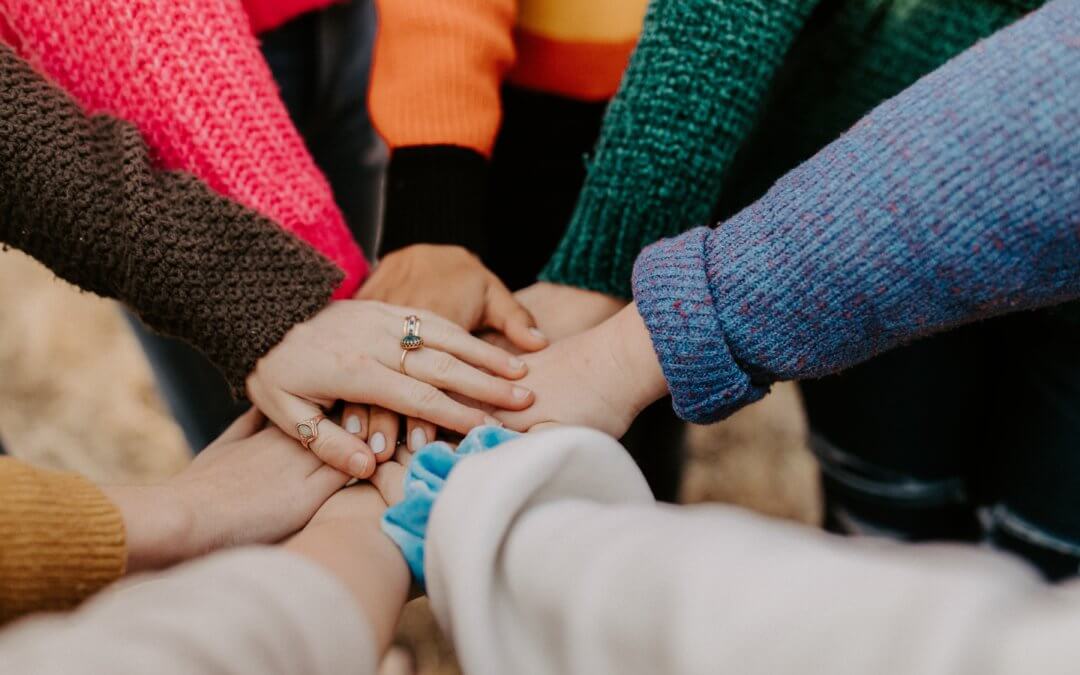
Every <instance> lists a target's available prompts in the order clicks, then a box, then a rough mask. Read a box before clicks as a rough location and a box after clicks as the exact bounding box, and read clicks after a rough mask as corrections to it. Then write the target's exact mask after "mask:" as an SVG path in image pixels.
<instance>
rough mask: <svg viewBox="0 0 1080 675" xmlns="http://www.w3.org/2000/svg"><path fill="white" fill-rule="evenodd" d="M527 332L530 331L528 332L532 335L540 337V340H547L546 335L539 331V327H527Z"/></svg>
mask: <svg viewBox="0 0 1080 675" xmlns="http://www.w3.org/2000/svg"><path fill="white" fill-rule="evenodd" d="M529 332H530V333H532V334H533V335H535V336H536V337H538V338H540V339H541V340H544V341H546V340H547V336H546V335H544V334H543V333H542V332H541V331H540V329H539V328H530V329H529Z"/></svg>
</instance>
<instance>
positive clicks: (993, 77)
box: [634, 0, 1080, 422]
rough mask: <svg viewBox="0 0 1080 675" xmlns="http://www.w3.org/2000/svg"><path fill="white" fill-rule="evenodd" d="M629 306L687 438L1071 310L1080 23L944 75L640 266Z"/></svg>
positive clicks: (976, 52) (1030, 23) (1028, 25)
mask: <svg viewBox="0 0 1080 675" xmlns="http://www.w3.org/2000/svg"><path fill="white" fill-rule="evenodd" d="M634 292H635V298H636V300H637V302H638V309H639V311H640V312H641V315H642V317H643V318H644V320H645V323H646V325H647V326H648V328H649V332H650V334H651V335H652V338H653V343H654V346H655V348H656V351H657V353H658V355H659V357H660V360H661V364H662V366H663V368H664V373H665V375H666V377H667V379H668V383H669V385H670V388H671V391H672V394H673V396H674V399H675V406H676V409H677V411H678V412H679V414H680V415H681V416H683V417H685V418H686V419H689V420H692V421H695V422H708V421H712V420H715V419H718V418H720V417H723V416H725V415H727V414H730V413H731V412H733V411H734V410H736V409H737V408H739V407H740V406H742V405H745V404H746V403H748V402H750V401H752V400H754V399H756V398H758V397H760V396H761V395H762V393H763V392H764V390H765V387H766V386H767V385H768V383H770V382H772V381H775V380H780V379H793V378H806V377H816V376H821V375H825V374H827V373H831V372H835V371H837V370H840V369H842V368H845V367H847V366H850V365H853V364H855V363H858V362H860V361H863V360H865V359H868V358H870V357H872V356H874V355H875V354H878V353H880V352H882V351H884V350H886V349H889V348H891V347H893V346H895V345H897V344H899V343H901V342H904V341H907V340H911V339H914V338H917V337H920V336H923V335H927V334H929V333H932V332H935V331H940V330H944V329H948V328H950V327H952V326H955V325H957V324H960V323H963V322H969V321H973V320H977V319H980V318H985V317H990V316H994V315H998V314H1003V313H1006V312H1012V311H1017V310H1021V309H1027V308H1035V307H1040V306H1046V305H1051V304H1055V303H1058V302H1062V301H1064V300H1067V299H1071V298H1075V297H1077V296H1078V295H1080V3H1078V2H1076V0H1057V1H1055V2H1052V3H1050V4H1048V5H1047V6H1046V7H1045V8H1043V9H1042V10H1040V11H1038V12H1036V13H1035V14H1033V15H1031V16H1030V17H1028V18H1027V19H1024V20H1022V21H1020V22H1018V23H1017V24H1015V25H1014V26H1012V27H1010V28H1007V29H1005V30H1003V31H1001V32H999V33H998V34H996V35H995V36H994V37H993V38H991V39H989V40H986V41H984V42H982V43H980V44H979V45H977V46H976V47H974V48H972V49H970V50H968V51H967V52H965V53H964V54H962V55H961V56H959V57H957V58H956V59H954V60H952V61H950V62H949V63H948V64H946V65H945V66H943V67H942V68H940V69H939V70H937V71H935V72H934V73H932V74H931V75H929V76H927V77H926V78H924V79H922V80H920V81H919V82H917V83H916V84H915V85H913V86H912V87H910V88H909V89H907V90H906V91H904V92H903V93H902V94H901V95H900V96H898V97H896V98H894V99H891V100H890V101H887V102H886V103H884V104H882V105H881V106H879V107H878V108H877V109H875V110H874V111H873V112H872V113H871V114H870V115H869V116H867V117H866V118H864V119H863V120H862V121H861V122H859V124H857V125H856V126H855V127H854V128H853V129H852V130H851V131H850V132H848V134H846V135H845V136H843V137H841V138H840V139H839V140H837V141H835V142H833V143H832V144H830V145H829V146H828V147H826V148H825V149H824V150H822V151H821V152H820V153H818V154H817V155H816V156H814V157H813V158H812V159H811V160H809V161H808V162H806V163H804V164H803V165H801V166H800V167H799V168H797V169H796V170H794V171H792V172H791V173H789V174H788V175H787V176H785V177H784V178H783V179H781V180H780V181H779V182H778V183H777V184H776V185H775V186H774V187H773V189H771V190H770V191H769V192H768V194H766V195H765V197H763V198H762V199H761V200H759V201H758V202H756V203H755V204H753V205H752V206H750V207H748V208H747V209H745V210H743V211H742V212H740V213H739V214H737V215H736V216H735V217H733V218H732V219H730V220H728V221H727V222H725V223H723V224H721V225H720V226H719V227H718V228H717V229H715V230H707V229H703V228H699V229H696V230H692V231H690V232H688V233H686V234H685V235H683V236H681V237H678V238H676V239H672V240H667V241H663V242H660V243H658V244H656V245H654V246H652V247H650V248H649V249H647V250H646V251H645V252H644V253H643V254H642V255H641V257H640V258H639V260H638V262H637V265H636V267H635V271H634ZM1015 357H1016V358H1022V355H1015Z"/></svg>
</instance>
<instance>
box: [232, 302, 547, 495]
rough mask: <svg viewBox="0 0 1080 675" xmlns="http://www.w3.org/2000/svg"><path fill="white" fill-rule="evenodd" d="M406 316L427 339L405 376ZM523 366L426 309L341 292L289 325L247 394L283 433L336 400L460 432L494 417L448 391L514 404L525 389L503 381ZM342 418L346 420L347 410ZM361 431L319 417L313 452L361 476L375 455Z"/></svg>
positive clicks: (520, 403)
mask: <svg viewBox="0 0 1080 675" xmlns="http://www.w3.org/2000/svg"><path fill="white" fill-rule="evenodd" d="M409 315H417V316H419V317H420V319H421V333H420V335H421V337H422V338H423V340H424V347H423V348H421V349H418V350H415V351H411V352H409V355H408V357H407V359H406V361H405V374H402V373H401V372H399V368H400V365H401V356H402V348H401V345H400V341H401V337H402V329H403V326H404V321H405V317H407V316H409ZM527 370H528V369H527V367H526V366H525V364H524V363H523V362H522V361H521V360H520V359H518V358H517V357H515V356H512V355H511V354H509V353H507V352H506V351H504V350H502V349H499V348H497V347H494V346H492V345H490V344H488V343H486V342H484V341H483V340H480V339H479V338H476V337H474V336H472V335H470V334H469V333H468V332H467V331H465V330H464V329H463V328H461V327H460V326H458V325H456V324H454V323H453V322H451V321H448V320H446V319H444V318H441V317H438V316H436V315H435V314H433V313H432V312H428V311H423V310H418V309H411V308H408V307H397V306H394V305H387V304H384V303H381V302H376V301H370V300H342V301H338V302H333V303H331V304H330V305H329V306H327V307H326V308H324V309H323V310H322V311H321V312H319V314H317V315H316V316H314V317H313V318H311V319H309V320H308V321H306V322H304V323H302V324H298V325H297V326H294V327H293V328H292V330H290V331H289V332H288V333H287V334H286V335H285V338H284V339H283V340H282V341H281V343H280V344H278V345H277V346H276V347H274V348H273V349H272V350H270V352H269V353H267V354H266V356H264V357H263V358H262V359H261V360H260V361H259V363H258V364H257V366H256V367H255V370H254V371H253V372H252V373H251V375H249V376H248V379H247V393H248V397H249V398H250V399H251V401H252V403H254V404H255V406H256V407H258V408H259V409H260V410H262V411H263V412H264V413H265V414H266V415H267V417H269V418H270V419H271V420H272V421H273V422H274V423H275V424H276V425H277V426H278V427H280V428H281V430H282V431H284V432H285V433H287V434H289V435H290V436H292V437H293V438H297V439H298V438H299V434H298V432H297V428H296V426H297V424H298V423H300V422H303V421H305V420H308V419H310V418H313V417H315V416H316V415H318V414H321V413H322V411H323V410H325V409H328V408H330V407H331V406H332V405H333V404H334V403H335V402H336V401H338V400H342V401H346V402H350V403H360V404H377V405H380V406H382V407H384V408H387V409H389V410H393V411H396V412H398V413H401V414H404V415H408V416H411V417H415V418H418V419H422V420H426V421H428V422H430V423H431V424H433V425H438V426H440V427H444V428H447V429H451V430H454V431H458V432H462V433H464V432H467V431H468V430H469V429H472V428H473V427H475V426H478V425H481V424H485V423H490V421H491V420H490V418H489V417H488V416H487V414H486V413H484V412H483V411H482V410H478V409H476V408H470V407H468V406H465V405H463V404H461V403H459V402H458V401H456V400H454V399H452V398H451V397H449V396H447V393H446V392H456V393H458V394H461V395H463V396H467V397H469V398H470V399H472V400H475V401H478V402H482V403H485V404H488V405H491V406H494V407H496V408H500V409H504V410H520V409H522V408H525V407H528V406H529V405H531V403H532V393H531V392H529V391H528V390H527V389H524V388H522V387H520V386H518V385H516V384H514V383H513V382H510V381H509V380H515V379H518V378H520V377H522V376H523V375H525V373H526V372H527ZM345 420H346V421H345V424H346V425H351V424H352V421H351V420H350V419H349V417H348V415H346V416H345ZM366 426H368V425H365V427H366ZM365 434H366V429H364V430H362V432H361V433H349V432H348V431H346V430H345V429H342V428H341V427H340V426H338V425H337V424H336V423H334V421H332V420H329V419H324V420H323V421H322V422H320V423H319V424H318V435H317V438H315V439H314V440H313V441H312V443H311V450H312V451H313V452H314V453H315V454H316V455H318V457H319V458H320V459H322V460H323V461H325V462H326V463H327V464H329V465H331V466H333V467H335V468H337V469H339V470H341V471H344V472H346V473H348V474H350V475H352V476H355V477H357V478H367V477H368V476H370V475H371V473H372V472H373V471H374V470H375V464H376V462H375V458H374V457H373V453H372V450H371V448H370V447H369V446H368V445H367V443H365V442H364V439H365V438H367V436H366V435H365ZM394 440H396V436H395V437H394V438H391V437H389V436H388V437H387V438H386V439H385V442H386V445H387V448H386V449H387V450H392V449H393V444H394ZM386 454H387V456H388V455H389V453H386Z"/></svg>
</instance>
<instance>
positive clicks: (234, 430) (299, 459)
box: [104, 409, 349, 571]
mask: <svg viewBox="0 0 1080 675" xmlns="http://www.w3.org/2000/svg"><path fill="white" fill-rule="evenodd" d="M265 425H266V419H265V418H264V417H263V416H262V415H261V414H260V413H259V412H258V411H256V410H254V409H253V410H250V411H248V412H247V413H245V414H244V415H242V416H241V417H240V418H239V419H238V420H237V421H236V422H234V423H233V424H232V426H230V427H229V428H228V430H226V431H225V433H223V434H222V435H221V436H220V437H219V438H218V439H217V440H216V441H214V442H213V443H212V444H211V445H210V446H209V447H207V448H206V449H205V450H203V451H202V452H201V453H200V454H199V455H198V456H197V457H195V459H194V460H193V461H192V462H191V464H189V465H188V466H187V468H185V469H184V470H183V471H181V472H180V473H179V474H177V475H176V476H174V477H172V478H170V479H168V480H167V481H165V482H164V483H162V484H160V485H149V486H145V485H140V486H117V487H106V488H104V491H105V493H106V494H107V495H108V496H109V498H110V499H111V500H112V501H113V502H114V503H115V504H116V505H117V507H118V508H119V509H120V511H121V513H122V514H124V523H125V528H126V530H127V533H126V534H127V544H128V558H129V560H128V569H129V571H138V570H140V569H148V568H159V567H164V566H167V565H170V564H173V563H176V562H180V561H182V560H186V559H188V558H192V557H195V556H198V555H202V554H204V553H207V552H210V551H213V550H215V549H218V548H221V547H224V546H234V545H241V544H269V543H274V542H277V541H279V540H281V539H282V538H284V537H286V536H288V535H289V534H292V533H293V532H295V531H297V530H299V529H300V528H301V527H303V526H304V524H305V523H307V522H308V519H310V518H311V516H312V515H313V514H314V513H315V512H316V511H317V510H318V509H319V507H320V506H322V504H323V502H325V501H326V500H327V499H328V498H329V497H330V495H332V494H334V493H335V492H336V491H337V490H339V489H341V487H342V486H343V485H345V483H346V482H347V481H348V480H349V476H347V475H345V474H344V473H341V472H340V471H338V470H336V469H334V468H333V467H330V466H327V465H326V464H324V463H323V462H322V460H320V459H319V458H318V457H316V456H315V455H314V454H312V453H310V452H307V451H306V450H304V449H303V448H302V447H300V444H299V443H297V442H296V441H295V440H293V439H292V438H289V437H288V436H286V435H285V434H283V433H281V431H279V430H278V429H275V428H273V427H267V428H264V427H265Z"/></svg>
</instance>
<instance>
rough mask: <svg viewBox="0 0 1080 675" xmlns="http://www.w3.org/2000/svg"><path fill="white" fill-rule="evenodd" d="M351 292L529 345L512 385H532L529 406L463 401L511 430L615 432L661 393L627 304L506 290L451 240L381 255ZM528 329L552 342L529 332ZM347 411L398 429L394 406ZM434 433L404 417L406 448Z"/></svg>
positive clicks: (554, 289) (392, 431)
mask: <svg viewBox="0 0 1080 675" xmlns="http://www.w3.org/2000/svg"><path fill="white" fill-rule="evenodd" d="M358 297H365V298H377V299H380V300H384V301H387V302H394V303H399V304H408V305H410V306H419V307H423V308H424V309H428V310H431V311H432V312H434V313H436V314H438V315H441V316H444V317H447V318H448V319H449V320H451V321H454V322H456V323H458V325H459V326H461V327H462V328H463V329H465V330H467V331H469V332H478V331H482V332H483V336H484V339H485V340H487V341H489V342H491V343H493V344H496V345H498V346H500V347H502V348H504V349H505V350H507V351H511V350H513V351H517V352H519V353H520V352H532V353H529V354H525V355H523V356H522V359H523V360H524V361H525V363H526V364H528V372H529V374H528V376H526V377H525V379H523V380H521V381H520V385H522V386H525V387H526V388H527V389H529V390H530V391H532V392H534V393H535V403H534V404H533V405H531V406H520V407H517V408H512V409H508V408H505V407H500V406H499V405H498V404H492V405H484V404H486V403H491V401H486V400H485V401H479V400H477V401H475V402H471V403H473V404H474V405H476V406H477V407H482V408H484V409H485V410H488V411H490V412H491V413H492V414H493V415H494V416H495V417H496V418H498V419H499V420H501V421H502V422H504V423H505V424H506V425H507V426H510V427H513V428H515V429H518V430H523V431H524V430H527V429H529V428H531V427H533V426H535V425H537V424H541V423H547V422H562V423H575V424H585V425H588V426H593V427H596V428H599V429H602V430H604V431H607V432H608V433H611V434H613V435H615V436H618V435H621V434H622V433H623V432H625V430H626V429H627V428H628V427H629V424H630V422H631V421H633V419H634V417H636V415H637V414H638V413H639V412H640V411H641V409H642V408H644V407H645V405H647V404H648V403H650V402H652V401H653V400H655V399H657V398H659V397H660V396H662V395H663V393H664V387H663V378H662V375H661V374H660V369H659V365H658V363H657V361H656V357H655V355H654V353H653V350H652V345H651V342H650V340H649V338H648V334H647V332H646V331H645V327H644V324H643V323H642V322H641V319H640V318H639V317H638V316H637V313H636V311H634V310H633V309H631V310H629V311H624V312H622V313H619V310H621V309H622V308H623V307H625V305H626V303H625V302H624V301H623V300H621V299H618V298H614V297H611V296H608V295H604V294H602V293H597V292H593V291H588V290H583V289H580V288H574V287H571V286H562V285H558V284H551V283H544V282H540V283H536V284H534V285H532V286H529V287H528V288H525V289H522V290H521V291H518V292H517V293H515V294H511V293H510V291H509V290H507V288H506V287H505V286H504V285H503V284H502V283H501V282H500V281H499V280H498V279H497V278H496V277H495V276H494V275H493V274H492V273H491V271H489V270H488V269H487V268H486V267H484V265H483V263H481V262H480V260H479V259H477V258H476V257H475V256H473V255H471V254H469V253H468V252H467V251H465V250H464V249H461V248H458V247H453V246H429V245H418V246H411V247H409V248H405V249H401V250H400V251H397V252H395V253H393V254H391V255H389V256H387V258H386V259H384V260H383V261H382V262H381V263H380V265H379V267H378V268H377V269H376V271H375V273H374V274H373V275H372V277H371V279H370V280H369V281H368V283H367V284H365V286H364V287H363V289H361V292H360V294H359V296H358ZM617 313H618V316H616V314H617ZM537 327H539V328H540V329H541V330H542V331H543V333H542V335H545V336H547V338H550V339H551V340H553V341H554V342H553V344H551V345H550V346H549V345H548V343H547V341H546V340H542V339H541V340H534V339H531V338H533V337H535V336H536V333H535V329H536V328H537ZM458 393H464V392H458ZM466 396H467V394H466ZM458 398H459V399H460V397H458ZM462 400H464V399H462ZM500 408H501V409H500ZM350 415H353V416H355V417H357V418H358V419H364V418H365V417H367V418H368V419H370V427H371V430H372V433H373V435H374V434H379V435H380V436H382V437H385V438H394V437H396V435H397V429H398V419H397V415H394V414H393V413H390V412H387V411H385V410H380V409H377V408H374V407H373V408H372V409H371V412H370V415H367V414H366V412H365V410H364V409H363V408H362V407H359V406H357V407H351V408H348V409H347V410H346V420H348V419H349V416H350ZM346 424H347V425H348V421H346ZM434 434H435V428H434V425H430V424H424V423H421V422H418V421H416V420H409V421H408V433H407V438H408V448H409V449H410V450H412V451H416V450H418V449H419V448H420V447H421V446H422V445H424V444H425V443H426V442H428V441H430V440H433V438H434ZM381 446H382V443H381V442H380V447H381ZM387 449H389V448H387ZM385 456H386V457H389V456H390V453H389V452H387V453H386V455H385Z"/></svg>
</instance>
